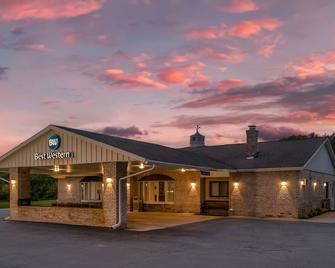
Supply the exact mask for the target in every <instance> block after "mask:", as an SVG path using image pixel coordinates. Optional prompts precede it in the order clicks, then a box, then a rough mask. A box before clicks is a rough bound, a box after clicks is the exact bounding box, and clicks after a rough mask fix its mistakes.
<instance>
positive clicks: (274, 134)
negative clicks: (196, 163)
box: [0, 0, 335, 154]
mask: <svg viewBox="0 0 335 268" xmlns="http://www.w3.org/2000/svg"><path fill="white" fill-rule="evenodd" d="M334 12H335V1H334V0H300V1H292V0H290V1H289V0H0V124H1V128H0V154H3V153H4V152H6V151H7V150H9V149H10V148H12V147H13V146H15V145H17V144H18V143H20V142H22V141H23V140H25V139H27V138H29V137H30V136H32V135H33V134H35V133H36V132H38V131H39V130H41V129H42V128H44V127H46V126H47V125H49V124H59V125H65V126H69V127H74V128H81V129H87V130H92V131H97V132H101V133H107V134H111V135H119V136H123V137H128V138H135V139H140V140H145V141H149V142H155V143H161V144H164V145H168V146H174V147H179V146H186V145H188V136H189V135H190V134H193V132H194V128H195V125H197V124H199V125H200V126H201V130H200V131H201V133H202V134H204V135H206V139H207V144H209V145H210V144H224V143H234V142H243V141H244V138H245V129H246V127H247V126H248V125H249V124H256V125H257V126H258V127H259V129H260V130H261V138H262V139H263V140H271V139H278V138H280V137H283V136H286V135H292V134H300V133H310V132H317V133H319V134H324V133H333V132H335V17H334Z"/></svg>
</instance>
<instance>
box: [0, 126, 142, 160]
mask: <svg viewBox="0 0 335 268" xmlns="http://www.w3.org/2000/svg"><path fill="white" fill-rule="evenodd" d="M51 130H53V131H59V132H63V133H67V134H69V135H72V136H76V137H79V138H81V139H84V140H88V141H90V142H93V143H95V144H98V145H100V146H102V147H104V148H108V149H111V150H113V151H115V152H117V153H120V154H123V155H125V156H127V157H130V158H135V159H136V160H138V161H144V160H145V158H143V157H141V156H139V155H136V154H133V153H130V152H127V151H124V150H122V149H119V148H116V147H114V146H111V145H108V144H106V143H103V142H99V141H96V140H94V139H91V138H88V137H85V136H83V135H80V134H77V133H74V132H71V131H70V130H65V129H63V128H60V127H57V126H55V125H49V126H47V127H46V128H44V129H42V130H41V131H39V132H37V133H36V134H35V135H33V136H32V137H30V138H29V139H27V140H25V141H24V142H22V143H20V144H19V145H17V146H16V147H14V148H13V149H11V150H10V151H8V152H7V153H5V154H4V155H2V156H1V157H0V162H1V161H3V160H5V159H6V158H7V157H9V156H11V155H12V154H14V153H16V152H17V151H18V150H20V149H21V148H22V147H24V146H26V145H29V143H31V142H32V141H33V140H35V139H37V138H39V137H40V136H42V135H43V134H45V133H47V132H48V131H51ZM127 161H128V160H127ZM87 163H89V162H87Z"/></svg>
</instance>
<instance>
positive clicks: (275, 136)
mask: <svg viewBox="0 0 335 268" xmlns="http://www.w3.org/2000/svg"><path fill="white" fill-rule="evenodd" d="M257 128H258V130H259V137H260V138H261V139H262V140H265V141H268V140H280V139H282V138H287V137H290V136H293V135H306V134H307V133H306V132H304V131H301V130H300V129H297V128H290V127H273V126H271V125H260V126H257Z"/></svg>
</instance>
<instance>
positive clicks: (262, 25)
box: [229, 19, 281, 38]
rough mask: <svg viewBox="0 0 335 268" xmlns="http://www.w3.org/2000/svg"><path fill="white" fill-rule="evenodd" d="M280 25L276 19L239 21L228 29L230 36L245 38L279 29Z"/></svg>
mask: <svg viewBox="0 0 335 268" xmlns="http://www.w3.org/2000/svg"><path fill="white" fill-rule="evenodd" d="M280 25H281V23H280V21H279V20H277V19H255V20H246V21H241V22H239V23H238V24H236V25H234V26H233V27H231V28H230V29H229V34H230V35H231V36H237V37H242V38H247V37H250V36H253V35H258V34H260V33H261V32H262V31H264V30H267V31H271V32H272V31H275V30H277V29H278V28H279V27H280Z"/></svg>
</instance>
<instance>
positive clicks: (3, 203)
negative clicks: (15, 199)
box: [0, 200, 56, 208]
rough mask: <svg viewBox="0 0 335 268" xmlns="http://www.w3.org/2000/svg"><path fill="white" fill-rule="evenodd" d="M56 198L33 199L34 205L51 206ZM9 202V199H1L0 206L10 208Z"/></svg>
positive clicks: (32, 203)
mask: <svg viewBox="0 0 335 268" xmlns="http://www.w3.org/2000/svg"><path fill="white" fill-rule="evenodd" d="M55 201H56V200H37V201H31V205H32V206H42V207H51V204H52V203H53V202H55ZM8 207H9V202H8V201H0V208H8Z"/></svg>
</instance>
